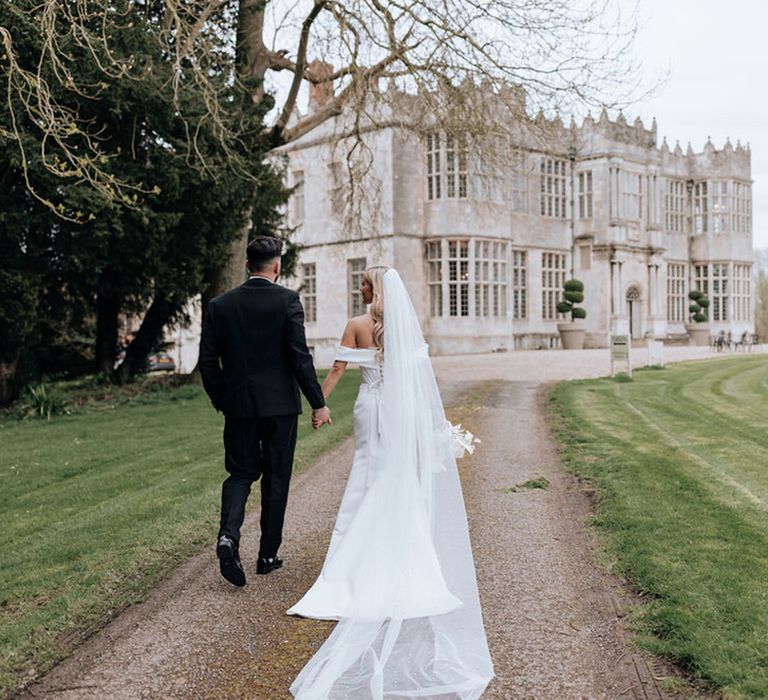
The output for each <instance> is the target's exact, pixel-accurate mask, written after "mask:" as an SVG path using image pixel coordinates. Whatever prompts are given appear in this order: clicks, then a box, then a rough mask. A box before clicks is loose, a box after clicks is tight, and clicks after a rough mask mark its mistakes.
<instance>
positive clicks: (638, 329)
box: [627, 284, 643, 338]
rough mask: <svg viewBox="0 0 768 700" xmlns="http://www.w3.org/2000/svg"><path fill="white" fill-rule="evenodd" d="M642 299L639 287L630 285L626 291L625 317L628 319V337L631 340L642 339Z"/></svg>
mask: <svg viewBox="0 0 768 700" xmlns="http://www.w3.org/2000/svg"><path fill="white" fill-rule="evenodd" d="M642 304H643V297H642V294H641V293H640V287H638V286H637V285H634V284H633V285H632V286H631V287H630V288H629V289H627V316H628V317H629V335H630V336H631V337H632V338H642V337H643V327H642V324H643V320H642V319H643V314H642Z"/></svg>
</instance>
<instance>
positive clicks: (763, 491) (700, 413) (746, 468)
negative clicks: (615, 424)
mask: <svg viewBox="0 0 768 700" xmlns="http://www.w3.org/2000/svg"><path fill="white" fill-rule="evenodd" d="M720 363H723V361H715V362H713V363H710V364H720ZM697 364H698V363H697ZM758 368H759V369H760V370H761V371H764V369H763V368H762V367H760V366H758ZM734 373H736V374H737V375H738V374H739V370H738V368H734V367H733V366H732V365H731V364H730V363H727V361H726V362H725V366H724V367H714V368H712V371H711V372H708V375H707V376H708V377H709V383H708V382H707V381H706V380H702V379H696V380H694V381H692V382H690V383H689V384H687V385H685V386H683V387H681V391H679V392H676V394H675V398H674V399H672V400H665V401H662V402H659V401H658V400H657V399H655V398H654V396H653V395H652V394H651V395H648V396H647V395H645V394H643V395H641V396H640V397H638V398H637V399H636V400H633V403H632V404H631V405H632V406H633V407H634V409H635V410H637V411H638V412H639V413H640V414H641V415H642V416H643V417H644V418H645V419H646V420H647V421H649V424H650V425H652V426H654V428H655V429H656V430H658V431H660V432H662V433H664V434H665V435H668V436H669V438H670V439H672V440H673V441H674V443H675V444H676V445H677V446H679V447H680V448H682V449H685V450H687V451H689V452H690V453H691V455H692V456H695V458H696V459H699V460H701V464H702V465H705V466H708V467H709V468H710V469H711V470H712V471H713V473H714V474H719V475H722V477H723V479H724V480H725V481H726V482H729V483H731V484H732V485H734V486H735V487H736V488H740V489H743V490H744V493H745V495H746V496H747V497H748V498H754V499H756V500H758V501H761V502H762V503H763V504H766V503H768V481H766V478H765V465H766V464H768V431H766V430H765V428H764V426H761V425H760V424H759V420H760V418H759V416H760V415H761V411H759V410H757V411H756V410H755V404H754V403H753V402H750V404H749V405H751V406H752V412H751V415H750V416H749V420H750V421H755V422H756V423H755V424H754V425H750V424H749V423H748V422H747V420H745V418H744V405H745V403H744V402H742V404H741V406H740V408H739V412H738V415H729V413H728V409H727V408H724V406H725V405H726V403H725V402H724V401H722V400H719V399H718V397H717V396H715V395H713V394H712V393H711V387H712V385H718V384H721V383H722V382H724V381H727V380H728V379H729V378H730V379H731V380H732V379H733V374H734ZM745 374H747V375H751V374H752V373H751V372H750V371H745ZM749 378H750V377H747V378H745V379H744V380H742V381H743V382H744V381H746V380H747V379H749ZM617 386H618V385H617ZM697 390H698V391H699V396H700V397H701V398H700V400H699V401H695V400H694V399H692V398H689V396H695V395H696V394H695V392H696V391H697ZM692 392H693V393H692ZM746 396H747V394H746V393H745V397H746ZM764 398H765V397H764V396H763V397H760V396H757V397H753V400H752V401H754V400H755V399H756V400H757V402H758V404H759V401H760V400H764ZM665 399H669V397H668V396H667V397H665ZM693 416H696V417H697V418H696V420H695V421H694V422H695V423H698V426H693V425H692V417H693ZM756 416H757V420H756V418H755V417H756ZM696 427H698V429H696ZM667 428H669V429H667Z"/></svg>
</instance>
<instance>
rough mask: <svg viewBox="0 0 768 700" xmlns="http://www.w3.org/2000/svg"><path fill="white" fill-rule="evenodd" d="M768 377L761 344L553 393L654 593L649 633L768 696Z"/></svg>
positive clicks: (748, 690) (650, 640)
mask: <svg viewBox="0 0 768 700" xmlns="http://www.w3.org/2000/svg"><path fill="white" fill-rule="evenodd" d="M767 377H768V358H765V357H760V356H753V357H741V358H735V359H723V360H716V361H711V362H707V363H698V362H697V363H688V364H685V365H680V366H674V367H672V368H668V369H666V370H663V371H644V372H637V373H636V374H635V381H633V382H631V383H625V384H623V383H622V384H620V383H617V382H614V381H612V380H610V379H602V380H588V381H580V382H568V383H564V384H561V385H559V386H558V387H556V388H555V389H554V390H553V392H552V394H551V398H552V402H553V408H554V410H555V411H556V413H557V414H558V415H559V420H558V422H557V425H558V430H557V436H558V439H559V441H560V442H561V444H562V447H563V455H564V457H565V459H566V461H567V463H568V464H569V465H570V466H571V467H572V468H573V470H574V471H575V472H576V473H578V474H579V475H581V476H583V477H586V478H589V479H590V480H592V481H593V482H594V484H595V486H596V489H597V492H598V505H597V510H596V516H595V522H596V524H597V526H598V528H599V531H600V532H601V533H602V537H603V539H604V542H605V545H606V547H607V549H608V551H609V552H610V554H611V556H612V560H613V561H614V562H615V566H616V568H617V570H618V571H619V572H621V573H623V574H624V575H626V576H627V577H628V578H630V579H631V580H632V581H633V582H634V583H635V585H636V586H637V588H638V589H640V590H642V591H646V592H649V593H652V594H653V596H651V597H650V600H651V602H650V604H648V605H646V606H643V608H642V611H641V612H640V613H639V615H638V623H637V624H638V632H639V637H638V641H639V642H640V643H641V644H642V645H643V646H645V647H647V648H649V649H650V650H652V651H654V652H656V653H658V654H662V655H665V656H668V657H670V658H672V659H674V660H676V661H678V662H679V663H681V664H682V665H684V666H685V667H687V668H688V669H690V670H691V671H692V672H693V673H694V674H696V675H697V676H700V677H701V678H704V679H707V680H710V681H712V682H714V683H716V684H717V685H718V686H720V687H721V688H723V689H724V691H725V693H726V695H728V696H729V697H754V698H765V697H768V585H767V584H766V582H767V581H768V517H766V512H765V510H766V494H768V457H767V455H766V436H765V432H766V431H765V429H764V427H763V426H764V418H763V416H764V413H765V407H766V406H768V383H766V378H767ZM726 387H727V389H728V394H727V395H726V392H725V391H724V389H725V388H726ZM721 390H722V393H721ZM730 405H733V406H735V407H736V408H737V409H738V410H736V411H734V413H733V415H731V414H729V408H728V407H729V406H730ZM723 481H725V482H727V483H723ZM749 494H752V495H751V496H750V495H749Z"/></svg>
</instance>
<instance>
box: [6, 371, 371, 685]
mask: <svg viewBox="0 0 768 700" xmlns="http://www.w3.org/2000/svg"><path fill="white" fill-rule="evenodd" d="M358 384H359V373H358V372H355V371H350V372H348V373H347V374H346V375H345V377H344V378H343V379H342V382H341V383H340V384H339V386H338V388H337V389H336V391H335V392H334V394H333V396H332V397H331V401H330V405H331V409H332V411H333V418H334V424H333V426H332V427H331V428H324V429H323V430H320V431H312V430H311V428H310V426H309V413H308V407H307V406H306V405H305V412H304V415H303V416H302V417H301V418H300V420H299V438H298V447H297V452H296V462H295V466H296V469H297V470H301V469H302V468H304V467H306V466H307V465H309V464H311V463H312V462H313V461H314V460H316V459H317V458H318V457H319V456H320V455H321V454H323V453H324V452H326V451H328V450H329V449H331V448H332V447H334V446H335V445H337V444H338V443H339V442H341V441H342V440H343V439H344V438H345V437H347V436H348V435H350V433H351V432H352V426H353V415H352V405H353V403H354V400H355V397H356V395H357V386H358ZM222 429H223V418H222V417H221V416H220V415H218V414H216V412H215V411H214V410H213V409H212V408H211V406H210V403H209V402H208V400H207V398H206V397H205V394H204V392H203V391H202V389H201V388H200V387H189V386H186V387H180V388H177V389H174V390H170V391H164V392H159V393H157V394H152V395H146V396H142V397H139V398H137V399H134V400H132V401H130V402H129V403H128V404H126V405H118V406H117V407H116V408H114V409H113V410H103V409H102V410H94V409H85V410H84V411H83V412H81V413H79V414H77V415H72V416H68V417H61V418H58V419H54V420H52V421H51V422H47V421H39V420H32V421H28V422H25V423H17V422H12V421H5V422H2V423H0V519H1V520H2V522H3V540H2V546H0V696H3V695H4V694H5V693H7V692H8V691H12V690H13V689H14V688H18V687H20V686H21V685H22V684H23V683H24V682H27V681H29V680H31V679H32V678H34V677H36V676H39V675H40V674H41V673H42V672H43V671H45V670H46V669H47V668H49V667H50V666H51V665H52V664H53V663H54V662H55V661H57V660H59V659H61V658H63V657H64V656H66V655H67V654H68V653H69V652H70V651H71V649H72V648H73V647H74V646H75V645H76V644H77V642H78V641H79V639H81V638H82V637H83V636H84V635H86V634H88V633H89V632H91V631H93V630H95V629H97V628H98V627H99V626H101V625H102V624H104V623H105V622H106V621H107V620H108V619H109V618H110V617H112V616H113V615H114V614H115V613H117V612H119V611H120V610H121V609H123V608H124V607H125V606H126V605H128V604H130V603H133V602H136V601H138V600H141V599H142V598H144V597H145V596H146V595H147V592H148V591H149V590H150V589H151V588H152V587H153V586H154V585H156V584H157V583H158V582H159V581H160V580H161V579H162V578H164V577H165V576H167V575H168V574H169V573H171V572H172V571H173V569H174V568H175V567H176V566H177V565H178V564H179V563H181V562H182V561H183V560H184V559H185V558H186V557H187V556H189V555H190V554H191V553H193V552H195V551H197V550H199V549H200V548H201V547H203V546H205V545H207V544H209V543H211V542H212V541H213V538H214V536H215V532H216V529H217V526H218V516H219V512H218V511H219V494H220V488H221V482H222V480H223V479H224V477H225V471H224V466H223V462H224V460H223V446H222ZM255 503H258V487H256V488H254V490H253V495H252V499H251V504H252V505H253V504H255ZM256 547H258V533H255V532H249V533H245V534H244V541H243V549H244V555H245V558H246V561H248V558H249V556H250V555H253V556H255V548H256ZM250 558H251V559H252V558H253V557H252V556H251V557H250Z"/></svg>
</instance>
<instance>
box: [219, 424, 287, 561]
mask: <svg viewBox="0 0 768 700" xmlns="http://www.w3.org/2000/svg"><path fill="white" fill-rule="evenodd" d="M297 424H298V416H297V415H289V416H270V417H265V418H233V417H230V416H227V417H226V418H225V422H224V453H225V457H224V466H225V467H226V470H227V471H228V472H229V477H228V478H227V479H225V481H224V483H223V484H222V488H221V527H220V529H219V536H221V535H227V536H228V537H230V538H232V539H233V540H234V541H235V542H236V543H239V542H240V528H241V526H242V524H243V519H244V517H245V504H246V502H247V501H248V496H249V495H250V493H251V484H252V483H253V482H254V481H256V480H258V479H259V477H261V544H260V546H259V556H260V557H266V558H270V557H274V556H275V555H276V554H277V550H278V549H279V547H280V543H281V542H282V538H283V520H284V519H285V507H286V505H287V503H288V487H289V485H290V481H291V471H292V469H293V453H294V449H295V448H296V430H297Z"/></svg>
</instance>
